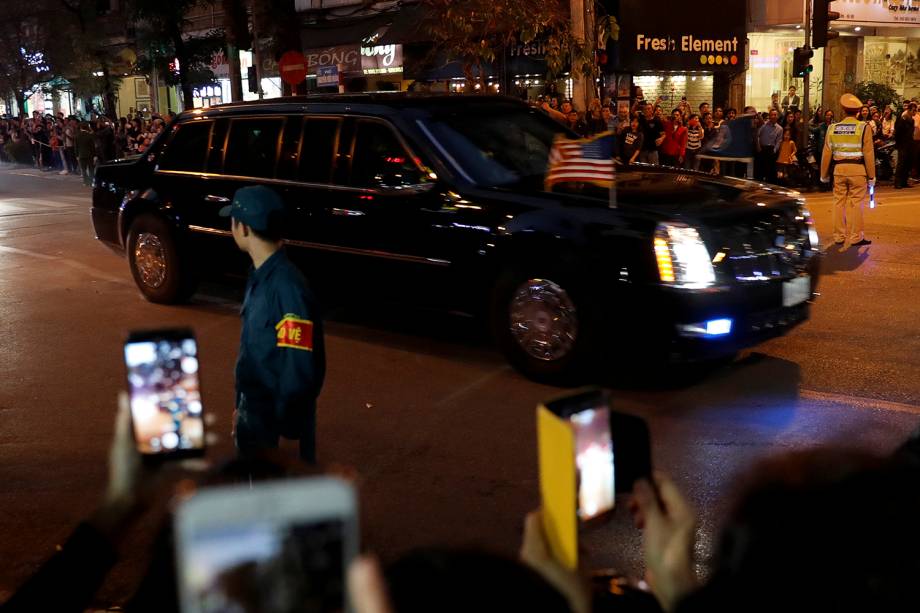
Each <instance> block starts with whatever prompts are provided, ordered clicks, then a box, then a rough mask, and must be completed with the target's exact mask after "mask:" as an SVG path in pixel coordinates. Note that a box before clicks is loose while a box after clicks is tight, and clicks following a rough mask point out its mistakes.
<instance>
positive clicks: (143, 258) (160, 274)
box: [134, 232, 166, 289]
mask: <svg viewBox="0 0 920 613" xmlns="http://www.w3.org/2000/svg"><path fill="white" fill-rule="evenodd" d="M134 267H135V268H136V269H137V272H138V274H139V275H140V277H141V280H142V281H143V282H144V285H146V286H147V287H150V288H153V289H156V288H158V287H160V286H161V285H163V282H164V281H166V250H165V249H163V243H162V242H161V241H160V237H158V236H157V235H156V234H151V233H150V232H141V233H140V235H138V237H137V244H135V245H134Z"/></svg>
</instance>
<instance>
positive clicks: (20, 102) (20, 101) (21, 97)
mask: <svg viewBox="0 0 920 613" xmlns="http://www.w3.org/2000/svg"><path fill="white" fill-rule="evenodd" d="M15 96H16V106H17V107H18V108H19V115H20V116H22V115H25V114H26V95H25V94H24V93H23V92H22V90H18V89H17V90H16V93H15Z"/></svg>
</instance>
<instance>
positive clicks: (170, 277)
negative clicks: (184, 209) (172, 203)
mask: <svg viewBox="0 0 920 613" xmlns="http://www.w3.org/2000/svg"><path fill="white" fill-rule="evenodd" d="M128 261H129V262H130V265H131V274H132V275H133V276H134V282H135V283H136V284H137V287H138V288H139V289H140V290H141V293H143V294H144V296H145V297H146V298H147V300H149V301H150V302H157V303H162V304H170V303H175V302H183V301H185V300H188V298H189V297H191V295H192V293H194V290H195V286H194V282H193V280H192V276H191V273H190V271H189V270H188V267H187V266H184V265H183V264H182V262H181V261H180V259H179V253H178V249H177V245H176V239H175V235H174V234H173V231H172V229H171V228H170V226H169V224H168V223H166V221H165V220H163V219H162V218H160V217H157V216H155V215H150V214H142V215H139V216H138V217H137V219H135V220H134V222H133V223H132V224H131V229H130V231H129V233H128Z"/></svg>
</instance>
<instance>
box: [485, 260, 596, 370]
mask: <svg viewBox="0 0 920 613" xmlns="http://www.w3.org/2000/svg"><path fill="white" fill-rule="evenodd" d="M595 321H596V318H595V309H594V308H593V304H592V303H591V301H590V299H589V298H588V297H587V296H585V295H582V294H581V293H580V292H579V291H578V288H577V287H576V286H575V284H574V283H572V282H571V281H570V280H568V279H567V278H566V276H564V275H561V274H549V275H546V276H537V275H521V274H514V273H508V274H506V275H504V276H503V278H502V279H501V280H500V281H499V283H498V285H497V286H496V291H495V298H494V301H493V309H492V326H493V331H494V334H495V337H496V340H497V342H498V344H499V347H500V348H501V350H502V351H503V352H504V354H505V355H506V357H507V358H508V361H509V362H511V364H512V365H513V366H514V367H515V368H517V369H518V370H519V371H521V372H522V373H523V374H524V375H526V376H527V377H530V378H531V379H534V380H537V381H541V382H546V383H557V384H569V383H580V382H582V381H581V380H580V379H583V378H584V377H585V376H586V375H588V371H587V368H588V367H590V361H591V360H590V359H591V357H592V354H593V347H592V339H593V338H594V337H595V334H594V328H595Z"/></svg>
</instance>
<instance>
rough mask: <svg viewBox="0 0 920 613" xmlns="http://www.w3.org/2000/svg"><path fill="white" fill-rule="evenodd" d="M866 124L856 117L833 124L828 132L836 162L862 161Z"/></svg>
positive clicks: (828, 140) (828, 139)
mask: <svg viewBox="0 0 920 613" xmlns="http://www.w3.org/2000/svg"><path fill="white" fill-rule="evenodd" d="M867 125H868V124H866V123H865V122H863V121H859V120H858V119H856V118H855V117H847V118H846V119H844V120H843V121H841V122H839V123H835V124H832V125H831V127H830V128H829V129H828V131H827V142H828V143H830V147H831V153H832V154H833V156H834V159H835V160H841V161H842V160H861V159H862V158H863V136H864V135H865V131H866V126H867Z"/></svg>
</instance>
